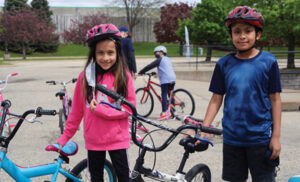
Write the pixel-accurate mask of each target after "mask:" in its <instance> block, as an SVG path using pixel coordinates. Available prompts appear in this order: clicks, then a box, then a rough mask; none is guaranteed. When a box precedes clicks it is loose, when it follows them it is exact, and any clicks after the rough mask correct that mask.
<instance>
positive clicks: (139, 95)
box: [135, 88, 154, 117]
mask: <svg viewBox="0 0 300 182" xmlns="http://www.w3.org/2000/svg"><path fill="white" fill-rule="evenodd" d="M144 89H145V88H138V89H137V90H136V91H135V94H136V101H137V102H136V108H137V112H138V114H139V115H141V116H143V117H148V116H149V115H150V114H151V113H152V111H153V106H154V100H153V96H152V94H151V92H150V91H149V90H146V92H144ZM145 94H147V95H145ZM144 98H145V99H146V101H143V100H144ZM149 98H150V100H149ZM142 99H143V100H142ZM143 102H145V103H143Z"/></svg>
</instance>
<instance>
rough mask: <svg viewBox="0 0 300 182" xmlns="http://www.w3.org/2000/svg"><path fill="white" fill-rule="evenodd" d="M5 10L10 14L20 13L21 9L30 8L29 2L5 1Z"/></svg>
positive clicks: (18, 0)
mask: <svg viewBox="0 0 300 182" xmlns="http://www.w3.org/2000/svg"><path fill="white" fill-rule="evenodd" d="M5 1H6V7H5V9H6V10H7V11H9V12H10V13H15V12H18V11H19V10H20V9H21V8H24V7H28V5H27V0H5Z"/></svg>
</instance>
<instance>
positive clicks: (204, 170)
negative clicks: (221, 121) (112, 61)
mask: <svg viewBox="0 0 300 182" xmlns="http://www.w3.org/2000/svg"><path fill="white" fill-rule="evenodd" d="M96 89H97V90H99V91H101V92H102V93H104V94H106V95H108V96H109V97H111V98H112V99H114V100H115V101H117V102H116V103H117V104H110V106H111V107H113V108H114V109H117V110H119V111H123V112H126V113H128V114H129V115H130V116H131V117H132V125H131V137H132V140H133V142H134V143H135V144H136V145H137V146H138V147H139V148H140V149H141V152H140V154H139V156H138V158H137V160H136V163H135V166H134V169H133V170H132V172H131V175H130V181H131V182H143V181H144V180H143V178H142V174H143V175H144V177H148V178H151V179H155V180H159V181H169V182H171V181H177V182H190V181H192V180H197V181H198V180H199V179H200V180H201V181H205V182H210V181H211V172H210V169H209V167H208V166H207V165H206V164H197V165H195V166H194V167H192V168H191V169H190V170H188V172H187V173H185V172H184V171H183V169H184V166H185V164H186V161H187V159H188V157H189V154H190V153H193V152H195V151H198V152H201V151H205V150H207V149H208V146H209V144H210V145H213V143H212V142H210V141H209V140H207V139H204V138H201V137H200V132H207V133H212V134H217V135H221V134H222V130H220V129H216V128H209V127H205V126H202V125H190V124H185V125H182V126H180V127H178V128H177V129H173V128H168V127H166V126H164V125H162V124H159V123H156V122H153V121H151V120H148V119H146V118H144V117H142V116H140V115H138V113H137V111H136V108H135V107H134V105H133V104H131V103H130V102H128V101H127V100H126V99H125V98H124V97H122V96H120V95H119V94H117V93H115V92H113V91H111V90H109V89H107V88H106V87H104V86H102V85H100V84H97V85H96ZM122 104H124V105H126V106H128V107H129V108H130V109H131V112H132V113H129V112H127V111H126V110H124V109H123V108H122ZM137 120H140V121H142V122H145V123H147V124H150V125H153V126H155V127H158V128H160V129H163V130H166V131H168V132H170V133H172V134H171V136H169V138H167V140H166V141H165V142H164V143H163V144H162V145H161V146H159V147H155V145H154V143H153V145H151V144H147V143H143V142H139V141H138V140H137V139H136V138H135V133H136V125H137ZM184 129H193V130H195V132H196V135H195V136H189V137H188V138H183V139H181V140H180V143H179V144H180V145H182V146H183V147H184V149H185V152H184V154H183V157H182V159H181V162H180V165H179V167H178V170H177V171H176V175H170V174H166V173H163V172H160V171H157V170H154V169H150V168H146V167H144V166H143V164H144V157H145V155H146V152H147V151H151V152H159V151H162V150H164V149H166V148H167V147H168V145H169V144H170V143H171V142H172V141H173V140H174V139H175V138H176V136H177V135H178V134H183V133H182V131H183V130H184ZM196 140H200V141H201V143H200V144H199V145H197V146H195V145H194V143H195V141H196Z"/></svg>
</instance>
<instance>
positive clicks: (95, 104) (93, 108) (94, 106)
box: [90, 99, 99, 111]
mask: <svg viewBox="0 0 300 182" xmlns="http://www.w3.org/2000/svg"><path fill="white" fill-rule="evenodd" d="M98 104H99V103H98V102H97V101H96V99H93V100H92V101H91V103H90V107H91V110H92V111H94V110H95V109H96V107H97V105H98Z"/></svg>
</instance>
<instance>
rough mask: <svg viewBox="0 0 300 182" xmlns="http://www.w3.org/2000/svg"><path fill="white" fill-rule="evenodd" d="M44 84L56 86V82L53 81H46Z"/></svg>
mask: <svg viewBox="0 0 300 182" xmlns="http://www.w3.org/2000/svg"><path fill="white" fill-rule="evenodd" d="M46 83H48V84H50V83H51V84H53V85H56V82H55V81H54V80H49V81H46Z"/></svg>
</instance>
